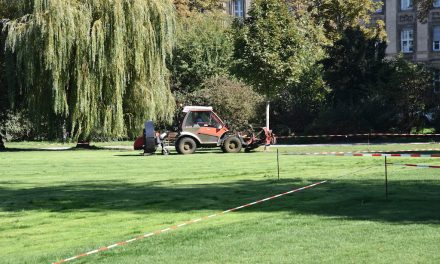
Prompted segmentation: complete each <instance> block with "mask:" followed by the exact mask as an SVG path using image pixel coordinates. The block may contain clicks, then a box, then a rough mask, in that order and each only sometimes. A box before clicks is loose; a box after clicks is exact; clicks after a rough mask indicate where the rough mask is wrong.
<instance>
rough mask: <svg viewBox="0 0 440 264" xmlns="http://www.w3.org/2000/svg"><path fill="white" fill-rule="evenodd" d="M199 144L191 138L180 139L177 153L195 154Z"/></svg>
mask: <svg viewBox="0 0 440 264" xmlns="http://www.w3.org/2000/svg"><path fill="white" fill-rule="evenodd" d="M196 148H197V144H196V142H195V141H194V139H192V138H190V137H184V138H182V139H179V141H178V142H177V144H176V151H177V153H180V154H184V155H186V154H193V153H194V152H195V151H196Z"/></svg>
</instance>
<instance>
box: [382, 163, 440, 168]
mask: <svg viewBox="0 0 440 264" xmlns="http://www.w3.org/2000/svg"><path fill="white" fill-rule="evenodd" d="M387 164H390V165H396V166H406V167H417V168H424V169H440V166H436V165H424V164H403V163H387Z"/></svg>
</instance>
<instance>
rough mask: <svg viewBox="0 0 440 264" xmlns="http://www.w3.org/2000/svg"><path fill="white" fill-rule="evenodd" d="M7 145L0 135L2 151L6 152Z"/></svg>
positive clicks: (0, 149)
mask: <svg viewBox="0 0 440 264" xmlns="http://www.w3.org/2000/svg"><path fill="white" fill-rule="evenodd" d="M5 149H6V147H5V143H4V142H3V137H2V135H0V151H2V150H5Z"/></svg>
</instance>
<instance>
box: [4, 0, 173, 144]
mask: <svg viewBox="0 0 440 264" xmlns="http://www.w3.org/2000/svg"><path fill="white" fill-rule="evenodd" d="M4 30H5V31H6V32H7V39H6V53H7V54H8V56H9V57H10V58H11V60H9V62H8V63H7V65H6V67H7V68H8V69H9V70H8V72H9V73H10V74H8V79H9V80H10V81H9V83H10V84H11V85H9V89H10V94H12V95H18V94H20V95H24V97H25V99H26V100H25V101H26V104H27V107H28V108H29V109H30V110H31V111H30V113H31V117H32V120H33V121H34V123H35V124H37V125H38V124H41V123H42V122H49V123H51V122H52V120H64V121H66V122H67V125H68V127H70V128H71V132H72V133H71V134H72V135H73V136H74V137H75V138H78V137H81V138H86V137H89V136H90V135H93V134H94V133H99V134H101V135H105V136H111V137H121V136H125V135H127V134H132V133H136V132H139V131H137V130H139V129H140V127H141V126H142V123H143V122H142V121H143V120H145V119H153V120H157V121H161V122H169V121H171V119H172V117H173V113H174V110H175V103H174V99H173V96H172V94H171V91H170V88H169V73H168V70H167V68H166V63H165V61H166V60H167V58H168V57H169V56H171V51H172V47H173V44H174V31H175V10H174V6H173V3H172V0H71V1H65V0H35V1H34V8H33V12H32V13H31V14H28V15H26V16H23V17H21V18H19V19H16V20H12V21H9V22H7V23H6V25H5V27H4ZM13 97H14V96H13Z"/></svg>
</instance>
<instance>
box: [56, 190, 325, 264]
mask: <svg viewBox="0 0 440 264" xmlns="http://www.w3.org/2000/svg"><path fill="white" fill-rule="evenodd" d="M326 182H327V181H320V182H316V183H313V184H310V185H307V186H304V187H301V188H298V189H294V190H290V191H287V192H283V193H280V194H277V195H273V196H270V197H267V198H264V199H261V200H258V201H255V202H252V203H248V204H245V205H241V206H238V207H235V208H232V209H228V210H226V211H223V212H219V213H216V214H212V215H208V216H205V217H201V218H197V219H194V220H191V221H187V222H184V223H181V224H178V225H174V226H171V227H168V228H165V229H161V230H157V231H154V232H151V233H148V234H144V235H141V236H138V237H135V238H132V239H128V240H125V241H122V242H118V243H115V244H113V245H110V246H107V247H101V248H99V249H95V250H92V251H89V252H86V253H82V254H79V255H77V256H74V257H70V258H66V259H63V260H60V261H58V262H54V263H53V264H59V263H64V262H68V261H72V260H75V259H79V258H82V257H85V256H90V255H93V254H96V253H98V252H102V251H106V250H110V249H113V248H115V247H118V246H123V245H125V244H128V243H131V242H134V241H138V240H141V239H144V238H147V237H151V236H154V235H159V234H162V233H165V232H168V231H172V230H175V229H178V228H181V227H184V226H186V225H189V224H195V223H197V222H200V221H203V220H207V219H210V218H213V217H216V216H221V215H224V214H227V213H230V212H234V211H237V210H240V209H243V208H246V207H249V206H253V205H256V204H259V203H263V202H266V201H269V200H272V199H275V198H279V197H281V196H285V195H288V194H291V193H295V192H300V191H302V190H305V189H309V188H312V187H315V186H318V185H320V184H323V183H326Z"/></svg>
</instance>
